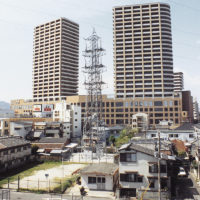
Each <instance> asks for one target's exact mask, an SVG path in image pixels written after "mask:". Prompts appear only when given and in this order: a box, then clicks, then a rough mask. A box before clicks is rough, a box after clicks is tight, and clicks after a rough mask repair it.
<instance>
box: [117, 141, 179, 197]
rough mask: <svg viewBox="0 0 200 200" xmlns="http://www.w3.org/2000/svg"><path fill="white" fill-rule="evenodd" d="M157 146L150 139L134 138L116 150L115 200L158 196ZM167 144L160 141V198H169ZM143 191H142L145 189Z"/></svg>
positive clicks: (169, 154) (169, 175)
mask: <svg viewBox="0 0 200 200" xmlns="http://www.w3.org/2000/svg"><path fill="white" fill-rule="evenodd" d="M156 148H158V146H156V145H155V141H154V140H138V141H137V140H135V141H132V142H131V143H129V144H125V145H122V147H121V148H120V149H119V156H120V160H119V177H120V178H119V188H118V190H117V196H118V198H119V199H123V198H130V197H136V198H138V199H140V198H141V197H142V195H144V196H143V199H151V200H154V199H155V200H157V199H158V156H157V153H156V152H155V150H156ZM174 160H175V157H173V156H171V143H164V142H163V141H162V142H161V160H160V170H161V173H160V176H161V199H166V198H167V199H168V198H169V199H170V195H171V174H170V173H169V172H170V166H171V165H170V164H169V163H170V162H171V161H172V162H173V161H174ZM145 191H146V192H145Z"/></svg>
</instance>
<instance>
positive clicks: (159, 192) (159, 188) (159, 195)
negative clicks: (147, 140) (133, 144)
mask: <svg viewBox="0 0 200 200" xmlns="http://www.w3.org/2000/svg"><path fill="white" fill-rule="evenodd" d="M158 200H161V184H160V130H158Z"/></svg>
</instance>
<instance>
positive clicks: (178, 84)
mask: <svg viewBox="0 0 200 200" xmlns="http://www.w3.org/2000/svg"><path fill="white" fill-rule="evenodd" d="M183 89H184V79H183V72H174V92H182V90H183Z"/></svg>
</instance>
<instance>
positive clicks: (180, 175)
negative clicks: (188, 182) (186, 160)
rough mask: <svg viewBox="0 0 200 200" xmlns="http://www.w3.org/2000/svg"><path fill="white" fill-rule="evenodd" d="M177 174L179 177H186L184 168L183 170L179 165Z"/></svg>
mask: <svg viewBox="0 0 200 200" xmlns="http://www.w3.org/2000/svg"><path fill="white" fill-rule="evenodd" d="M178 176H179V177H186V176H187V174H186V172H185V170H184V168H183V167H179V173H178Z"/></svg>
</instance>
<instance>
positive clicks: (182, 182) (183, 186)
mask: <svg viewBox="0 0 200 200" xmlns="http://www.w3.org/2000/svg"><path fill="white" fill-rule="evenodd" d="M198 190H199V191H200V188H199V186H197V185H196V183H195V180H194V178H193V177H192V176H191V175H189V176H188V177H187V178H179V180H178V182H177V193H178V196H177V198H176V200H182V199H200V198H199V197H200V196H199V192H198Z"/></svg>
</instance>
